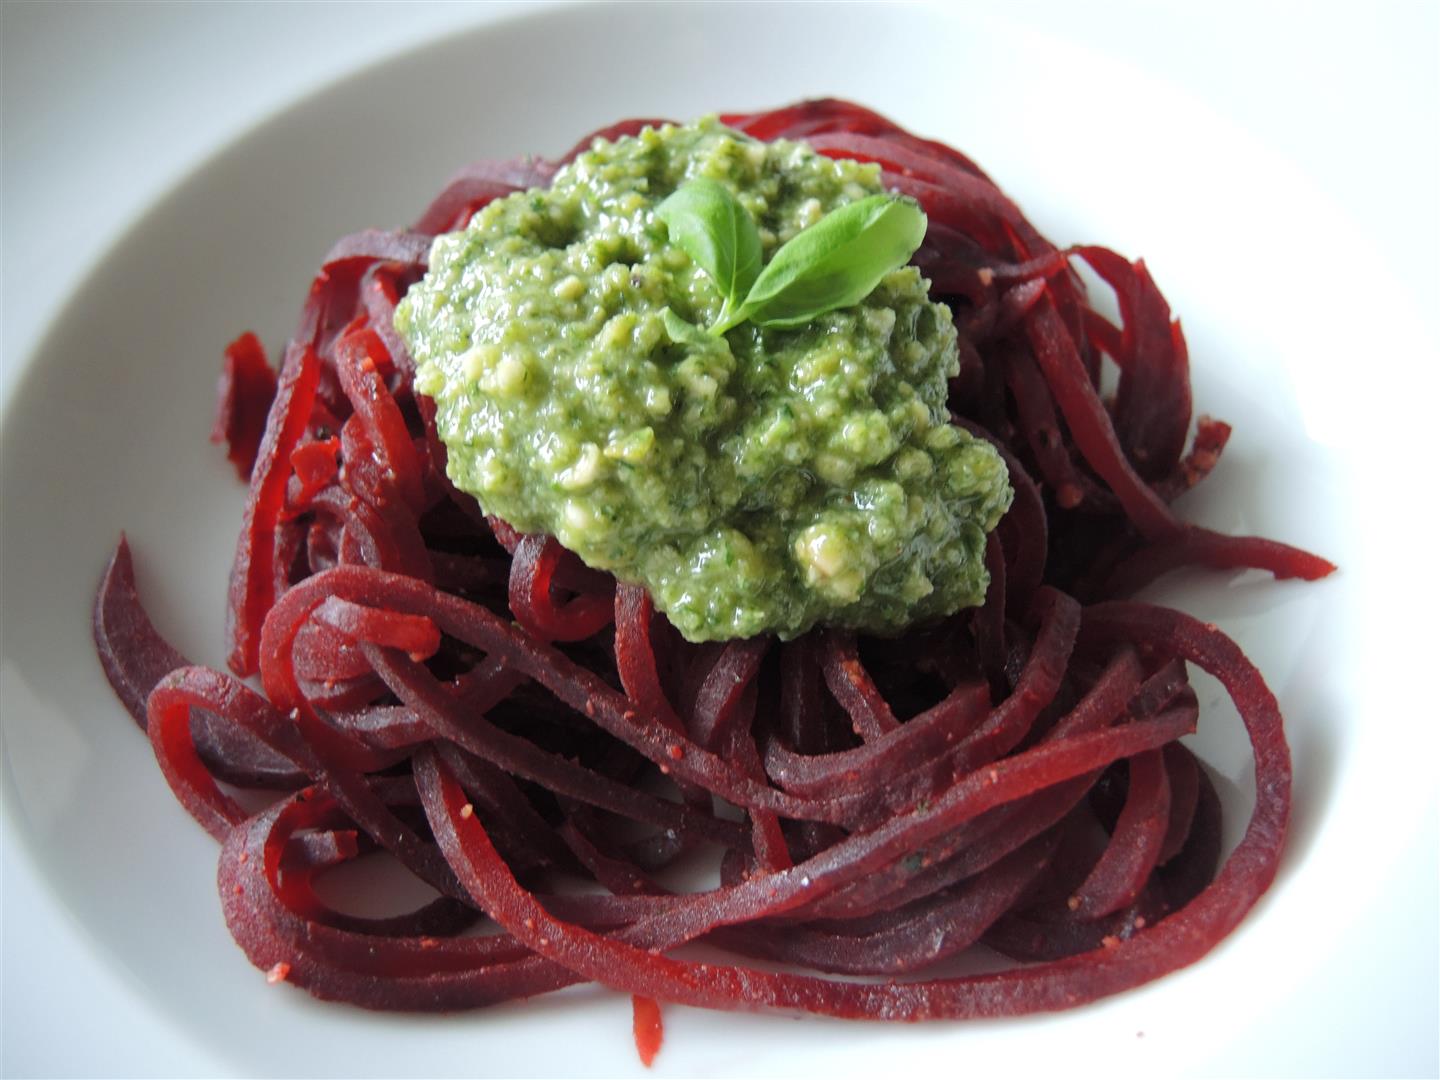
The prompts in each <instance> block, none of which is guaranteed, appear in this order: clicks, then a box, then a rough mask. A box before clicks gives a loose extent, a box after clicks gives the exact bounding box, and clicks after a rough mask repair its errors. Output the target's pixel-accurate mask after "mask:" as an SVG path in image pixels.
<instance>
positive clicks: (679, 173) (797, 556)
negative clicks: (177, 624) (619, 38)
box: [395, 119, 1012, 641]
mask: <svg viewBox="0 0 1440 1080" xmlns="http://www.w3.org/2000/svg"><path fill="white" fill-rule="evenodd" d="M701 177H705V178H710V179H713V180H716V181H718V182H720V183H723V184H725V185H727V186H728V187H729V188H730V189H731V190H732V191H733V192H734V193H735V195H736V196H737V198H739V200H740V201H741V202H742V203H743V204H744V206H745V207H746V209H747V210H749V211H750V213H751V214H752V215H753V217H754V219H755V221H756V223H757V224H758V226H759V229H760V237H761V243H762V246H763V248H764V258H765V259H766V260H767V261H768V260H769V258H770V257H771V256H772V255H773V254H774V252H775V250H776V248H778V247H779V246H780V245H781V244H783V243H784V242H785V241H787V240H789V239H790V238H791V237H792V236H794V235H795V234H796V233H797V232H799V231H800V230H802V229H804V228H806V227H808V226H810V225H812V224H814V223H815V222H816V221H818V220H819V219H820V218H821V217H823V216H824V215H825V214H827V213H829V212H830V211H831V210H834V209H837V208H839V207H841V206H844V205H846V204H848V203H851V202H854V201H856V200H858V199H861V198H864V197H865V196H867V195H871V194H875V193H877V192H879V191H880V190H881V187H880V177H879V171H878V169H877V168H876V167H875V166H871V165H862V164H859V163H857V162H853V161H832V160H830V159H828V158H825V157H822V156H819V155H817V154H815V153H814V152H813V151H811V150H810V149H809V148H808V147H806V146H804V145H803V144H800V143H793V142H775V143H770V144H766V143H761V142H757V141H754V140H752V139H749V138H747V137H745V136H743V135H741V134H738V133H736V132H734V131H731V130H729V129H727V128H725V127H723V126H721V125H720V124H719V123H718V122H717V121H715V120H714V119H706V120H702V121H700V122H699V123H697V124H694V125H688V126H685V127H669V126H667V127H663V128H660V129H658V130H652V129H646V130H645V131H643V132H641V133H640V134H639V135H638V136H635V137H633V138H623V139H620V140H618V141H616V142H614V143H607V142H603V141H597V142H596V144H595V146H594V147H593V148H592V149H591V150H590V151H589V152H588V153H585V154H582V155H580V157H579V158H577V159H576V160H575V162H574V163H573V164H572V165H571V166H569V167H567V168H565V169H563V170H561V172H560V173H559V174H558V175H557V176H556V178H555V181H554V184H553V185H552V186H551V187H550V188H549V189H548V190H535V191H530V192H526V193H524V194H517V195H512V196H510V197H508V198H505V199H501V200H497V201H496V202H493V203H491V204H490V205H489V206H487V207H486V208H485V209H483V210H482V211H480V212H479V213H478V214H476V215H475V218H474V220H473V221H472V222H471V223H470V226H469V228H467V229H466V230H464V231H462V232H457V233H451V234H449V235H446V236H441V237H438V238H437V239H436V241H435V245H434V250H433V251H432V253H431V260H430V272H429V273H428V274H427V275H426V277H425V279H424V280H423V281H422V282H420V283H419V284H418V285H416V286H415V287H414V288H412V289H411V290H410V292H409V294H408V295H407V296H406V298H405V300H404V301H403V302H402V303H401V304H400V307H399V309H398V310H397V312H396V316H395V326H396V328H397V330H398V331H399V332H400V334H401V335H402V336H403V337H404V339H405V341H406V343H407V344H408V346H409V348H410V350H411V352H412V354H413V355H414V357H415V361H416V365H417V376H416V386H417V388H418V389H419V390H420V392H421V393H424V394H426V395H429V396H430V397H432V398H433V399H434V400H435V403H436V407H437V418H436V419H437V424H438V427H439V432H440V436H441V438H442V439H443V440H444V442H445V445H446V447H447V449H448V452H449V471H450V475H451V478H452V479H453V480H454V482H455V483H456V485H457V486H458V487H460V488H462V489H463V490H465V491H468V492H470V493H471V494H473V495H474V496H475V497H476V498H477V499H478V500H479V502H480V504H481V506H482V507H484V509H485V510H486V512H487V513H490V514H494V515H496V516H498V517H500V518H503V519H504V520H505V521H507V522H509V523H510V524H511V525H513V526H514V527H515V528H517V529H519V530H521V531H523V532H537V533H549V534H551V535H553V536H555V537H556V538H558V539H559V541H560V542H561V543H562V544H564V545H565V546H566V547H567V548H569V549H570V550H572V551H574V552H575V553H576V554H578V555H579V556H580V557H581V558H582V559H583V560H584V561H585V562H586V563H587V564H589V565H591V566H594V567H598V568H601V569H605V570H609V571H612V572H613V573H614V574H615V575H616V576H617V577H619V578H621V579H622V580H626V581H635V582H640V583H642V584H644V585H645V586H646V588H647V589H648V590H649V592H650V594H651V596H652V597H653V598H654V601H655V604H656V606H657V607H659V608H660V609H661V610H662V611H664V612H665V613H666V614H667V615H668V616H669V618H670V621H671V622H672V623H674V624H675V626H676V627H677V628H678V629H679V630H680V632H681V633H682V634H684V635H685V637H687V638H689V639H690V640H692V641H706V640H724V639H730V638H742V637H750V636H752V635H755V634H761V633H767V632H769V633H775V634H778V635H779V636H781V637H782V638H790V637H794V636H796V635H798V634H801V633H803V632H804V631H805V630H807V629H809V628H810V627H812V626H815V625H817V624H822V625H828V626H844V627H852V628H855V629H858V630H864V631H870V632H876V633H895V632H898V631H899V630H901V629H903V628H904V627H905V626H907V625H909V624H910V623H912V622H916V621H919V620H923V619H928V618H933V617H937V616H943V615H948V614H950V613H952V612H954V611H956V610H958V609H960V608H962V607H967V606H973V605H975V604H978V603H980V602H981V601H982V600H983V599H984V595H985V589H986V586H987V585H988V584H989V579H988V576H987V574H986V572H985V568H984V561H983V553H984V548H985V535H986V533H987V532H989V531H990V530H991V529H993V528H994V527H995V524H996V522H997V521H999V519H1000V516H1001V515H1002V514H1003V513H1004V512H1005V510H1006V509H1008V508H1009V505H1010V500H1011V496H1012V493H1011V489H1010V486H1009V478H1008V476H1007V474H1006V470H1005V465H1004V463H1003V461H1001V459H1000V457H999V456H998V454H996V453H995V451H994V450H993V449H992V448H991V447H990V446H989V445H988V444H986V443H985V442H983V441H981V440H977V439H974V438H972V437H971V436H970V435H969V434H968V433H966V432H964V431H962V430H961V429H959V428H957V427H955V426H954V425H953V424H951V423H949V415H948V412H947V411H946V404H945V399H946V379H947V378H948V377H950V376H953V375H955V374H956V372H957V371H958V369H959V362H958V359H957V351H956V338H955V328H954V324H953V322H952V320H951V317H950V313H949V311H948V310H947V309H946V308H945V306H944V305H943V304H938V303H934V302H932V301H931V300H930V298H929V294H928V291H927V290H928V285H927V282H926V281H925V280H924V279H923V278H922V277H921V276H920V273H919V271H918V270H916V269H915V268H914V267H912V266H906V267H902V268H901V269H899V270H896V271H893V272H891V273H890V274H888V275H886V276H885V277H884V278H883V279H881V281H880V283H879V285H878V286H877V287H876V288H875V289H874V291H873V292H871V293H870V295H869V296H867V297H865V299H864V300H862V301H861V302H860V303H859V304H858V305H856V306H853V307H850V308H846V309H842V310H837V311H832V312H829V313H827V314H824V315H821V316H819V317H818V318H816V319H815V320H814V321H813V322H811V323H809V324H807V325H804V326H800V327H796V328H791V329H764V328H760V327H757V326H755V325H753V324H751V323H742V324H741V325H739V326H737V327H735V328H734V329H732V330H730V331H728V332H727V333H725V334H724V335H723V336H716V337H708V336H705V335H689V336H684V337H683V340H678V341H677V340H672V339H671V337H670V336H669V334H668V333H667V331H666V320H665V317H664V311H665V309H666V308H667V307H668V308H669V309H671V311H672V312H674V313H675V314H676V315H679V316H680V317H681V318H683V319H685V320H687V321H688V322H689V323H691V324H693V325H695V326H708V325H711V324H713V323H714V322H715V321H716V319H717V317H718V315H719V313H720V308H721V304H722V301H723V297H722V296H721V294H720V292H719V290H718V289H717V288H716V286H715V283H714V282H712V281H711V280H710V278H709V277H708V276H707V275H706V274H705V273H704V272H703V271H701V270H700V269H698V268H697V267H696V266H695V265H694V263H693V262H692V261H691V260H690V258H689V256H687V255H685V254H684V253H683V252H682V251H680V250H679V249H678V248H677V247H675V246H674V245H673V244H671V243H670V242H669V239H668V236H667V231H666V227H665V225H664V224H663V223H662V222H661V221H659V220H658V219H657V217H656V216H655V213H654V210H655V207H656V206H657V205H658V204H659V203H660V202H661V201H662V200H664V199H665V197H666V196H668V195H669V194H670V193H671V192H673V191H674V190H675V189H676V188H677V187H679V186H680V185H681V184H683V183H685V182H687V181H689V180H692V179H696V178H701ZM671 321H672V325H673V322H674V320H673V318H672V320H671Z"/></svg>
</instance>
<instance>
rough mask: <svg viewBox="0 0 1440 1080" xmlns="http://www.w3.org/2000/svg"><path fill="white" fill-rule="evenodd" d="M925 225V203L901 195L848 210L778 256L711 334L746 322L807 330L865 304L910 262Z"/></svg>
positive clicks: (875, 197)
mask: <svg viewBox="0 0 1440 1080" xmlns="http://www.w3.org/2000/svg"><path fill="white" fill-rule="evenodd" d="M925 226H926V219H925V212H924V211H923V210H921V209H920V205H919V203H917V202H915V200H914V199H910V198H905V197H902V196H899V195H871V196H870V197H869V198H866V199H861V200H860V201H859V202H854V203H851V204H850V205H849V206H842V207H841V208H840V209H839V210H835V211H833V212H831V213H829V214H826V215H825V216H824V217H823V218H821V219H820V220H819V221H817V222H816V223H815V224H814V225H812V226H810V228H808V229H806V230H805V231H804V232H802V233H800V234H799V235H797V236H795V237H794V238H793V239H791V240H790V242H789V243H787V244H785V245H784V246H783V247H782V248H781V249H780V250H779V251H777V252H776V253H775V257H774V258H773V259H771V260H770V263H769V265H768V266H766V267H765V269H764V271H763V272H762V273H761V274H760V276H759V277H758V278H757V279H756V280H755V284H754V285H753V286H752V287H751V289H750V292H749V294H748V295H747V296H746V298H745V302H744V303H743V304H742V305H741V306H740V308H739V309H737V310H736V311H734V312H732V313H731V314H730V316H729V319H728V321H727V320H725V319H722V320H721V321H720V323H718V324H717V325H716V326H714V327H711V330H710V332H711V333H717V332H723V331H724V330H728V329H730V327H732V326H735V325H737V324H739V323H741V322H743V321H745V320H746V319H749V320H750V321H751V322H753V323H756V324H757V325H759V326H771V327H787V326H801V325H803V324H804V323H807V322H809V321H810V320H811V319H814V318H815V317H816V316H818V315H823V314H825V312H827V311H834V310H835V309H836V308H844V307H851V306H852V305H854V304H858V303H859V302H860V301H861V300H863V299H865V297H866V296H868V295H869V294H870V292H871V291H872V290H873V289H874V288H875V286H876V285H878V284H879V283H880V279H881V278H882V277H884V276H885V275H886V274H888V273H889V272H890V271H891V270H894V269H896V268H897V267H901V266H904V265H905V264H906V263H907V262H909V261H910V256H911V255H913V254H915V249H916V248H918V247H919V246H920V243H921V241H923V240H924V239H925Z"/></svg>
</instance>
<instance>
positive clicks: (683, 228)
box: [655, 180, 761, 321]
mask: <svg viewBox="0 0 1440 1080" xmlns="http://www.w3.org/2000/svg"><path fill="white" fill-rule="evenodd" d="M655 216H656V217H658V218H659V219H660V220H661V221H663V222H664V223H665V227H666V228H667V229H669V230H670V240H671V242H673V243H674V244H675V245H676V246H678V247H679V248H680V250H681V251H683V252H685V254H686V255H689V256H690V258H692V259H694V260H695V265H696V266H698V267H700V269H702V270H704V271H705V273H707V274H709V275H710V280H711V281H713V282H715V285H716V287H717V288H719V290H720V295H721V296H723V297H724V298H725V303H724V306H723V307H721V309H720V318H721V320H722V321H723V320H724V319H725V318H727V317H728V316H729V315H731V314H733V313H734V311H736V310H737V309H739V308H740V306H741V305H742V302H743V301H744V299H745V296H746V294H747V293H749V291H750V286H752V285H754V284H755V279H756V278H757V277H758V276H759V274H760V260H761V252H760V230H759V229H757V228H755V219H754V218H752V217H751V216H750V211H748V210H746V209H745V207H744V206H742V205H741V204H740V200H739V199H737V198H735V196H734V195H732V194H730V189H729V188H727V187H726V186H725V185H724V184H719V183H716V182H715V181H714V180H692V181H691V182H690V183H688V184H686V185H685V186H683V187H681V188H679V189H678V190H676V191H675V192H674V193H673V194H672V195H671V196H670V197H669V198H668V199H666V200H665V201H664V202H662V203H661V204H660V205H659V206H658V207H656V209H655Z"/></svg>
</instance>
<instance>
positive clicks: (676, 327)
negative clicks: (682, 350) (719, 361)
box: [660, 307, 715, 345]
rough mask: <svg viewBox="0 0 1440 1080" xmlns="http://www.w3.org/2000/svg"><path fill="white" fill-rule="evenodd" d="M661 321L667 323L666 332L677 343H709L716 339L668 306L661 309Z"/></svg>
mask: <svg viewBox="0 0 1440 1080" xmlns="http://www.w3.org/2000/svg"><path fill="white" fill-rule="evenodd" d="M660 321H661V322H663V323H664V324H665V333H666V334H667V335H668V336H669V338H670V340H671V341H673V342H674V343H675V344H676V345H707V344H709V343H710V342H712V341H714V340H715V339H714V338H712V337H711V336H710V335H709V334H707V333H706V332H705V331H704V330H701V329H700V327H698V326H696V325H695V324H694V323H692V322H686V321H685V320H684V319H682V318H681V317H680V316H679V315H676V314H675V312H673V311H671V310H670V309H669V308H668V307H666V308H661V309H660Z"/></svg>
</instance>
